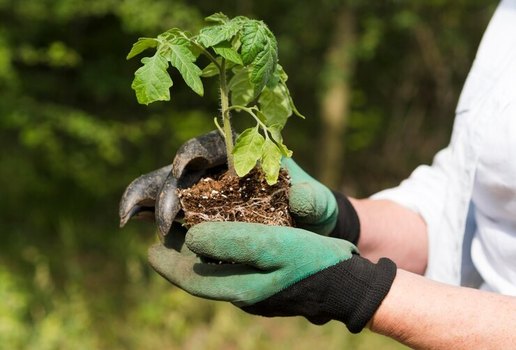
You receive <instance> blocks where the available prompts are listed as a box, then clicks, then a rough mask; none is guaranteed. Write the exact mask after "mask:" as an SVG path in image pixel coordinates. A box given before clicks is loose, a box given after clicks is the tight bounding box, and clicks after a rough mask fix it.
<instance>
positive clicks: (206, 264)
mask: <svg viewBox="0 0 516 350" xmlns="http://www.w3.org/2000/svg"><path fill="white" fill-rule="evenodd" d="M184 234H185V230H184V229H182V228H175V229H174V230H173V232H172V233H171V234H170V235H169V236H167V242H171V244H168V243H167V242H165V243H166V244H167V246H164V245H161V244H157V245H155V246H153V247H151V248H150V250H149V261H150V264H151V265H152V267H153V268H154V269H155V270H156V271H157V272H158V273H159V274H160V275H162V276H163V277H164V278H166V279H167V280H168V281H170V282H171V283H173V284H174V285H176V286H178V287H180V288H182V289H184V290H185V291H187V292H188V293H190V294H193V295H196V296H199V297H203V298H207V299H214V300H223V301H229V302H231V303H233V304H234V305H236V306H238V307H240V308H242V309H243V310H244V311H246V312H249V313H252V314H258V315H263V316H268V317H271V316H304V317H306V318H307V319H308V320H310V321H311V322H313V323H315V324H323V323H326V322H328V321H330V320H332V319H335V320H339V321H342V322H344V323H345V324H346V325H347V327H348V328H349V329H350V330H351V331H352V332H359V331H360V330H362V328H363V327H364V326H365V325H366V324H367V322H368V321H369V320H370V318H371V317H372V315H373V314H374V312H375V311H376V309H377V308H378V306H379V305H380V303H381V301H382V300H383V298H384V297H385V295H386V294H387V292H388V290H389V288H390V286H391V284H392V281H393V279H394V276H395V273H396V266H395V265H394V263H393V262H392V261H390V260H388V259H381V260H380V261H379V263H378V264H373V263H371V262H369V261H368V260H366V259H363V258H361V257H360V256H359V255H358V251H357V249H356V247H355V246H354V245H353V244H351V243H349V242H347V241H345V240H341V239H336V238H330V237H324V236H321V235H316V234H314V233H312V232H308V231H305V230H302V229H297V228H289V227H277V226H267V225H262V224H250V223H241V222H205V223H202V224H199V225H196V226H194V227H192V228H191V229H190V230H189V231H188V233H187V234H186V238H185V236H184ZM221 261H222V262H223V263H220V262H221Z"/></svg>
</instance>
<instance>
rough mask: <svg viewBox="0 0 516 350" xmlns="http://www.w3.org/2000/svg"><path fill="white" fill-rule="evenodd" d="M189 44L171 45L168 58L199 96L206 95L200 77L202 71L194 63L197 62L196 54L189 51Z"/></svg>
mask: <svg viewBox="0 0 516 350" xmlns="http://www.w3.org/2000/svg"><path fill="white" fill-rule="evenodd" d="M186 45H187V42H186V43H185V44H179V45H175V44H172V45H169V46H168V48H169V49H170V50H169V51H168V55H167V58H168V60H169V61H170V64H171V65H172V66H174V67H175V68H177V70H178V71H179V73H181V76H182V77H183V79H184V81H185V83H186V84H187V85H188V86H189V87H190V88H191V89H192V90H193V91H194V92H196V93H197V94H198V95H200V96H202V95H203V94H204V87H203V85H202V81H201V78H200V75H201V73H202V71H201V69H200V68H199V67H197V66H196V65H195V64H194V63H193V62H194V61H195V56H194V54H193V53H192V52H191V51H190V50H189V48H188V46H186Z"/></svg>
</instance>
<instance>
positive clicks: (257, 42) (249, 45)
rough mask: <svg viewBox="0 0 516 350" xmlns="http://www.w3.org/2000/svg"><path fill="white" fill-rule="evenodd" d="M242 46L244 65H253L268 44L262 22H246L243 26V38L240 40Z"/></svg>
mask: <svg viewBox="0 0 516 350" xmlns="http://www.w3.org/2000/svg"><path fill="white" fill-rule="evenodd" d="M240 41H241V42H242V46H241V48H240V50H241V51H240V52H241V54H242V60H243V61H244V64H246V65H249V64H251V63H253V61H254V59H255V58H256V56H257V55H258V53H260V52H261V51H262V50H263V49H264V47H265V45H266V44H267V41H268V40H267V33H266V31H265V27H264V25H263V23H262V22H260V21H256V20H249V21H246V22H244V24H243V26H242V37H241V38H240Z"/></svg>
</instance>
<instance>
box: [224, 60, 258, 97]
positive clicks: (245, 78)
mask: <svg viewBox="0 0 516 350" xmlns="http://www.w3.org/2000/svg"><path fill="white" fill-rule="evenodd" d="M228 87H229V90H230V91H231V104H232V105H237V106H247V105H248V104H249V103H250V102H251V101H252V100H253V99H254V87H253V84H252V83H251V80H250V79H249V70H248V69H246V68H243V69H239V70H236V72H235V75H233V77H232V78H231V80H230V81H229V84H228Z"/></svg>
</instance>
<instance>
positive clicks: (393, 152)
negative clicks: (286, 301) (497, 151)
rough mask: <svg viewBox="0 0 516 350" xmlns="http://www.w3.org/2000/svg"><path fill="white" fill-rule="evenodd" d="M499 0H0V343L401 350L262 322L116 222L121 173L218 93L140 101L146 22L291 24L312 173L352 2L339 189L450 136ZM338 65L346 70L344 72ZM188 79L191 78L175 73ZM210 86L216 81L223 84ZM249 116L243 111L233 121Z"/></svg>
mask: <svg viewBox="0 0 516 350" xmlns="http://www.w3.org/2000/svg"><path fill="white" fill-rule="evenodd" d="M495 5H496V2H495V1H489V0H469V1H466V0H457V1H442V0H432V1H425V2H414V1H405V0H400V1H383V2H378V1H366V2H364V1H352V0H350V1H347V2H344V1H340V0H321V1H318V2H299V1H294V0H274V1H272V0H262V1H252V0H242V1H238V2H234V1H227V0H224V1H217V2H213V1H208V0H191V1H185V0H183V1H179V0H175V1H172V0H169V1H167V0H21V1H20V0H0V91H1V94H0V146H1V147H2V150H3V151H2V152H0V183H1V184H2V187H1V189H0V198H1V200H0V231H1V233H2V244H1V245H0V298H1V300H2V303H1V304H0V348H6V349H17V348H24V349H68V348H74V349H82V348H84V349H93V348H115V349H116V348H130V349H146V348H149V349H150V348H156V347H161V348H167V349H194V348H195V349H197V348H203V349H220V348H229V349H268V348H296V349H308V348H314V347H316V346H320V345H319V344H325V348H353V349H370V348H382V349H388V348H393V349H394V348H400V347H399V346H398V345H396V344H394V343H393V342H391V341H389V340H387V339H385V338H383V337H379V336H376V335H372V334H370V333H368V332H363V334H360V335H358V336H353V335H350V334H349V333H348V332H347V331H346V330H345V329H344V327H343V326H342V325H340V324H337V323H331V324H329V325H327V326H324V327H315V326H312V325H309V324H308V323H307V322H305V321H304V320H302V319H298V318H294V319H273V320H268V319H262V318H257V317H251V316H248V315H245V314H244V313H243V312H241V311H239V310H238V309H236V308H234V307H231V306H230V305H227V304H224V303H214V302H208V301H203V300H200V299H197V298H193V297H191V296H189V295H187V294H186V293H184V292H182V291H180V290H177V289H175V288H173V287H171V286H169V285H167V284H166V283H165V282H164V281H162V280H161V279H160V278H159V277H158V276H156V275H155V274H154V273H152V272H151V271H150V269H149V268H148V266H147V264H146V247H147V246H148V245H149V244H150V243H151V242H153V241H154V234H153V228H152V227H151V226H150V225H145V224H142V223H131V224H130V225H129V227H128V228H126V229H124V230H123V231H120V230H119V229H118V227H117V225H118V223H117V220H118V218H117V203H118V198H119V196H120V195H121V193H122V191H123V189H124V187H125V186H126V184H128V183H129V182H130V181H131V180H132V179H133V178H135V177H136V176H138V175H140V174H141V173H144V172H148V171H150V170H152V169H155V168H157V167H160V166H163V165H164V164H167V163H169V162H170V161H171V159H172V157H173V154H174V152H175V150H176V149H177V147H178V146H179V145H180V144H181V143H182V142H184V141H185V140H187V139H188V138H190V137H192V136H195V135H198V134H200V133H203V132H205V131H208V130H211V129H213V125H212V124H211V120H212V119H213V115H214V113H216V112H217V110H218V106H217V102H218V101H217V96H216V93H217V92H216V90H215V89H213V88H212V89H211V90H210V86H209V85H208V86H207V91H208V92H207V94H206V96H207V98H205V99H200V98H198V97H197V96H195V95H194V94H191V93H190V92H189V91H188V89H187V88H186V87H184V86H179V84H178V86H177V87H175V89H174V93H173V96H172V102H173V103H169V104H166V103H163V104H156V105H153V106H151V107H144V106H139V105H137V103H136V100H135V98H134V96H133V92H132V90H131V89H130V83H131V80H132V75H133V72H134V70H135V69H136V67H137V65H138V62H136V61H134V62H127V61H125V56H126V54H127V52H128V51H129V49H130V46H131V44H132V43H133V42H134V41H135V39H136V38H137V37H139V36H154V35H156V34H157V33H160V32H162V31H163V30H166V29H168V28H170V27H173V26H180V27H186V28H190V29H191V30H192V31H195V30H196V28H198V27H199V25H200V23H201V21H202V18H203V17H204V16H206V15H208V14H211V13H213V12H217V11H223V12H225V13H227V14H228V15H230V16H235V15H240V14H242V15H247V16H251V17H256V18H260V19H263V20H264V21H265V22H266V23H268V24H269V26H270V27H271V29H272V30H273V32H274V33H275V34H276V35H277V37H278V42H279V47H280V60H281V63H282V65H283V67H284V68H285V70H286V71H287V73H288V74H289V87H290V89H291V91H292V92H293V95H294V100H295V101H296V104H297V105H298V107H299V109H300V110H301V112H302V113H303V114H305V115H307V116H308V118H307V120H306V121H300V120H299V119H293V120H291V121H290V123H289V127H288V128H287V130H286V135H285V138H286V142H287V144H289V146H290V147H291V148H292V149H293V150H294V152H295V158H296V159H297V160H298V162H299V163H301V164H302V165H303V166H304V167H305V168H306V169H308V170H309V171H311V172H312V173H314V174H317V172H316V168H317V166H316V162H315V161H316V160H317V157H318V153H319V152H324V150H322V149H318V148H317V146H316V145H317V135H318V131H319V130H320V123H319V117H318V111H319V101H320V99H321V97H322V94H323V93H324V86H325V84H327V82H328V79H334V78H335V77H334V75H333V74H332V72H331V70H328V69H325V66H324V61H325V52H326V51H327V47H328V45H329V42H330V37H331V35H330V33H332V31H333V30H334V28H335V24H336V23H335V21H336V13H337V12H338V9H339V8H341V6H348V7H349V8H350V9H352V11H353V14H354V16H355V21H356V32H357V35H358V37H357V40H356V45H355V46H356V47H354V49H353V55H354V57H355V61H356V64H355V67H356V69H355V71H354V72H353V75H352V76H351V77H346V79H348V82H349V84H350V86H351V91H352V99H351V110H350V120H349V124H348V128H347V131H346V137H345V139H344V140H343V145H342V147H344V148H345V149H346V150H347V153H345V155H344V157H343V159H342V160H341V161H342V162H343V163H344V164H345V167H344V168H345V169H346V170H345V172H344V174H343V176H342V183H341V184H342V186H343V187H345V188H347V189H348V190H349V191H350V192H349V193H354V194H357V195H368V194H370V193H372V192H373V191H375V190H378V189H380V188H383V187H385V186H388V185H393V184H396V183H397V182H398V181H399V180H401V179H402V178H403V177H405V176H407V175H408V173H409V172H410V170H411V169H412V168H414V166H416V165H417V164H419V163H421V162H427V163H428V162H429V161H430V160H431V157H432V155H433V154H434V153H435V152H436V151H437V150H438V149H439V148H441V147H443V146H445V145H446V143H447V139H448V137H449V134H450V129H451V125H452V122H453V109H454V105H455V103H456V100H457V97H458V94H459V92H460V88H461V85H462V83H463V81H464V79H465V77H466V74H467V71H468V69H469V67H470V65H471V62H472V60H473V58H474V53H475V50H476V47H477V45H478V42H479V39H480V37H481V34H482V32H483V30H484V28H485V25H486V24H487V22H488V20H489V18H490V16H491V14H492V11H493V9H494V6H495ZM341 78H343V77H341ZM178 81H179V80H178ZM213 86H215V85H213ZM210 91H211V92H210ZM237 122H238V121H237Z"/></svg>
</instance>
